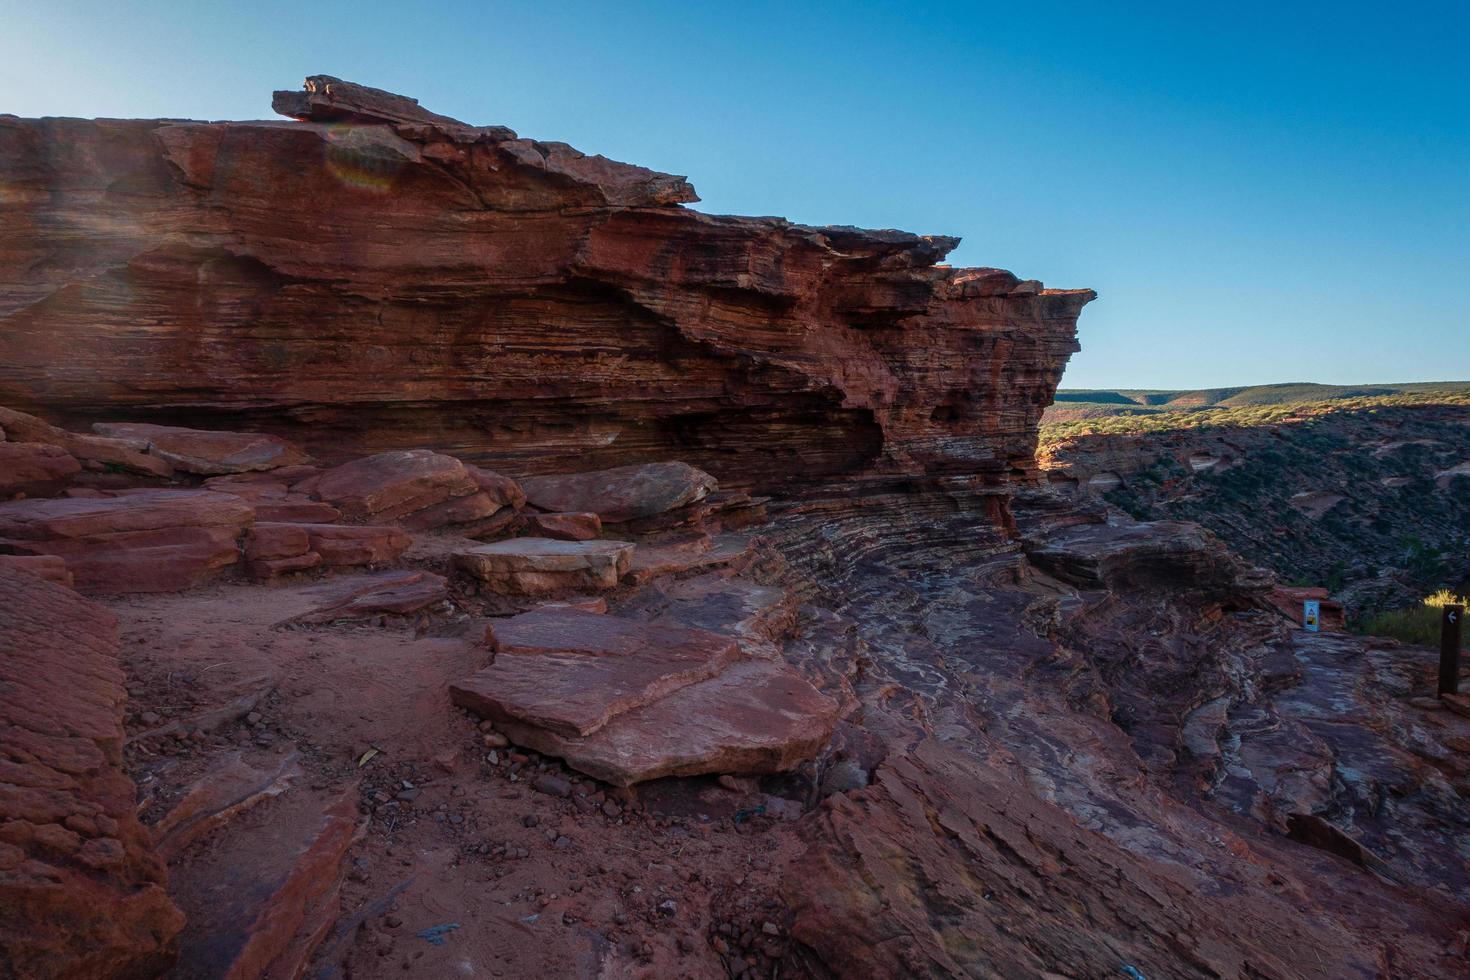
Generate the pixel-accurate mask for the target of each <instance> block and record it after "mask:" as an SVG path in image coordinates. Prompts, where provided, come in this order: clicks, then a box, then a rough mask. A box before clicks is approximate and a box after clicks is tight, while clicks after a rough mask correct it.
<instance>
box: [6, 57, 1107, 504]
mask: <svg viewBox="0 0 1470 980" xmlns="http://www.w3.org/2000/svg"><path fill="white" fill-rule="evenodd" d="M306 89H307V91H306V92H304V93H277V98H276V107H277V109H278V111H281V112H283V113H284V114H286V115H289V116H292V117H294V118H295V119H296V120H298V121H295V122H223V123H201V122H188V121H177V120H91V121H87V120H77V119H19V118H16V117H13V116H0V188H3V189H4V190H3V193H0V403H4V404H9V405H13V406H16V407H19V408H22V409H26V410H31V411H38V412H40V413H42V414H44V415H47V416H50V417H51V418H52V419H53V420H54V421H58V422H63V423H66V424H68V425H70V426H71V427H73V428H79V427H81V425H80V423H89V422H93V421H99V420H103V419H106V420H116V419H119V418H129V419H133V420H136V421H140V422H150V423H163V424H171V423H172V424H184V425H196V426H201V427H205V428H234V429H241V428H243V429H250V430H259V431H272V432H276V433H278V434H280V435H284V436H287V437H289V438H290V439H292V440H293V441H295V442H298V443H300V444H302V445H303V446H305V447H307V448H308V449H309V450H310V451H312V452H313V453H315V454H318V455H320V456H323V457H327V458H332V457H334V456H335V457H339V458H340V457H342V456H344V455H348V454H351V455H359V454H360V453H361V451H363V450H367V449H375V450H382V449H400V448H420V447H426V446H427V447H433V448H437V449H441V450H444V451H447V452H451V453H453V454H454V455H456V456H459V457H462V458H464V459H466V460H470V461H474V462H487V463H494V464H495V465H497V466H502V467H504V468H506V469H509V470H510V471H512V472H513V473H524V472H554V471H565V470H568V469H586V468H588V467H591V466H610V465H616V464H621V463H630V462H645V461H647V460H649V459H655V458H675V457H677V458H679V459H685V460H689V461H691V462H694V463H696V464H698V465H700V466H702V467H703V468H705V469H707V470H709V471H710V472H712V473H713V474H714V475H715V476H716V477H718V478H719V479H720V480H721V481H722V482H724V483H725V484H726V485H727V486H728V485H732V484H744V485H775V484H779V483H782V482H785V481H788V480H790V479H792V478H793V477H797V476H799V477H800V478H808V479H809V478H813V477H821V476H824V475H831V474H836V473H857V472H877V473H896V474H906V475H913V474H924V473H941V472H955V471H962V472H966V473H982V474H986V475H987V476H989V477H991V478H995V479H1001V478H1004V477H1005V476H1007V475H1008V474H1011V473H1013V472H1015V471H1029V470H1030V469H1031V468H1032V466H1033V462H1032V455H1033V448H1034V442H1035V428H1036V424H1037V421H1038V418H1039V416H1040V413H1041V411H1042V409H1043V408H1044V407H1045V406H1046V404H1047V403H1048V402H1049V401H1050V398H1051V392H1052V390H1053V389H1054V387H1055V385H1056V382H1057V380H1058V378H1059V377H1060V375H1061V371H1062V368H1063V366H1064V364H1065V361H1066V358H1067V356H1068V355H1069V354H1070V353H1071V352H1072V351H1073V350H1075V349H1076V343H1075V339H1074V334H1075V321H1076V318H1077V314H1078V312H1079V311H1080V309H1081V308H1082V306H1083V305H1084V304H1085V303H1086V302H1087V301H1088V300H1090V299H1091V298H1092V296H1093V294H1092V293H1091V291H1088V290H1072V291H1059V290H1048V289H1043V288H1041V285H1040V284H1039V283H1037V282H1034V281H1024V282H1023V281H1021V280H1019V279H1017V278H1016V277H1015V276H1012V275H1011V274H1010V273H1008V272H1003V271H1000V270H997V269H953V268H949V267H946V266H943V265H939V264H938V263H939V260H940V259H942V258H943V257H944V255H945V253H946V252H948V251H949V250H950V249H952V248H953V247H954V246H955V245H956V244H957V239H953V238H935V237H923V236H917V235H911V234H907V233H903V232H893V231H880V232H870V231H861V230H858V229H854V228H846V227H841V228H838V227H829V228H811V227H803V226H799V225H793V224H791V223H789V222H787V221H784V220H782V219H778V218H741V217H717V216H711V215H706V214H701V213H699V212H696V211H691V210H688V209H686V208H684V207H682V206H681V204H682V203H683V202H687V201H693V200H696V198H695V195H694V192H693V188H692V187H690V185H689V184H688V182H687V181H685V180H684V179H683V178H681V177H674V176H670V175H667V174H660V173H655V172H653V171H650V170H646V169H644V168H641V167H636V166H631V165H627V164H621V163H616V162H614V161H611V160H607V159H604V158H602V157H597V156H585V155H583V154H581V153H579V152H577V151H576V150H573V149H572V148H571V147H568V146H566V145H565V144H561V143H543V142H537V141H534V140H529V139H518V138H516V136H515V134H514V133H512V132H511V131H509V130H507V129H504V128H502V127H474V126H468V125H465V124H463V123H459V122H457V121H455V120H451V119H448V118H446V117H443V116H438V115H435V114H433V113H430V112H427V111H425V110H423V109H421V108H419V107H418V105H417V103H415V102H414V101H413V100H411V99H405V98H402V97H399V96H392V95H389V94H388V93H384V92H379V91H377V90H374V89H367V88H364V87H361V86H357V85H352V84H350V83H345V82H341V81H338V80H335V79H331V78H326V77H323V76H316V77H313V78H311V79H308V80H307V85H306ZM573 457H575V463H574V464H573V463H572V458H573Z"/></svg>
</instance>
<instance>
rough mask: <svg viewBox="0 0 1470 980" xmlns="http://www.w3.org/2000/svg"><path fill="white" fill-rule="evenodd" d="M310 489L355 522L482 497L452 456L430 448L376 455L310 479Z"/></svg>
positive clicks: (394, 517) (301, 486)
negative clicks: (445, 502) (456, 500)
mask: <svg viewBox="0 0 1470 980" xmlns="http://www.w3.org/2000/svg"><path fill="white" fill-rule="evenodd" d="M296 488H297V489H307V490H308V492H310V493H311V495H312V496H313V497H315V498H317V499H318V500H325V501H326V502H328V503H330V504H332V505H333V506H334V507H337V508H338V509H339V510H341V511H342V515H343V516H344V517H347V518H349V519H352V520H366V519H378V520H389V521H391V520H397V519H398V518H401V517H406V516H408V515H409V514H412V513H414V512H415V511H419V510H423V509H424V508H426V507H431V506H433V505H435V504H439V503H443V502H444V501H446V500H449V499H450V498H453V497H467V496H469V495H471V494H473V493H477V492H479V485H478V484H477V483H476V482H475V480H474V479H473V478H472V477H471V476H470V474H469V473H468V472H467V471H466V470H465V468H464V464H463V463H461V462H460V461H459V460H457V459H455V458H454V457H453V456H444V455H441V454H439V453H436V452H431V451H429V450H427V449H411V450H404V451H401V452H388V453H377V454H376V455H373V456H364V457H363V458H362V459H354V460H352V461H351V462H349V463H343V464H342V465H341V466H335V467H333V468H332V469H329V470H326V471H325V472H323V473H321V474H319V475H318V476H315V477H312V478H309V479H308V480H307V481H306V482H305V483H304V484H297V487H296Z"/></svg>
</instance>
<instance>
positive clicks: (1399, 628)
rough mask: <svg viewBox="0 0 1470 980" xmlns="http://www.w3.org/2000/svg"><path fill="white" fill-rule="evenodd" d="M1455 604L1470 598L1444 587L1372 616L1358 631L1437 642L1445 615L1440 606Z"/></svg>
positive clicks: (1463, 603) (1426, 643)
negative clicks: (1412, 602) (1405, 605)
mask: <svg viewBox="0 0 1470 980" xmlns="http://www.w3.org/2000/svg"><path fill="white" fill-rule="evenodd" d="M1454 605H1459V606H1470V599H1466V598H1465V597H1464V596H1457V595H1455V593H1453V592H1451V591H1450V590H1449V589H1440V590H1439V591H1438V592H1436V593H1434V595H1431V596H1427V597H1425V599H1424V600H1423V601H1422V602H1420V603H1419V604H1418V605H1417V606H1410V607H1409V608H1407V609H1395V610H1393V611H1391V612H1385V613H1379V614H1378V615H1377V616H1370V617H1369V618H1368V619H1366V620H1364V621H1363V623H1361V624H1360V625H1359V626H1358V631H1359V632H1361V633H1367V634H1368V635H1369V636H1386V637H1389V638H1391V639H1395V640H1399V641H1400V642H1403V643H1413V644H1417V645H1419V646H1437V645H1438V644H1439V630H1440V618H1441V616H1442V613H1441V612H1440V610H1441V609H1443V608H1444V607H1445V606H1454Z"/></svg>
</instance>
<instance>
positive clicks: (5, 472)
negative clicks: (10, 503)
mask: <svg viewBox="0 0 1470 980" xmlns="http://www.w3.org/2000/svg"><path fill="white" fill-rule="evenodd" d="M81 471H82V467H81V465H80V464H78V463H77V461H76V460H75V459H74V458H72V455H71V453H69V452H67V451H66V450H65V449H62V448H61V447H60V446H52V445H48V444H46V443H44V442H0V500H5V499H8V498H10V497H14V496H15V495H16V494H23V495H25V496H27V497H46V496H50V495H51V494H53V493H56V492H57V491H59V490H60V489H62V488H63V487H65V486H66V485H67V484H68V483H70V482H71V478H72V477H74V476H76V475H77V474H78V473H80V472H81Z"/></svg>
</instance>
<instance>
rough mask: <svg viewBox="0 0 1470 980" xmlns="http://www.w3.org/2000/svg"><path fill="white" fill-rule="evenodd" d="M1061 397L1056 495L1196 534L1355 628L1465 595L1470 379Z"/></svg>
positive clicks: (1052, 453)
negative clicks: (1330, 607) (1065, 493)
mask: <svg viewBox="0 0 1470 980" xmlns="http://www.w3.org/2000/svg"><path fill="white" fill-rule="evenodd" d="M1062 394H1063V398H1064V400H1062V401H1059V402H1058V403H1057V405H1055V406H1053V407H1052V409H1048V414H1047V417H1046V418H1045V420H1044V421H1043V424H1042V427H1041V440H1040V452H1039V454H1038V461H1039V462H1040V464H1041V466H1042V468H1043V469H1045V470H1046V471H1047V472H1048V474H1049V478H1050V479H1051V481H1052V482H1053V484H1055V485H1057V486H1059V487H1071V488H1073V490H1074V491H1075V492H1076V493H1078V494H1081V495H1084V496H1088V497H1094V498H1099V499H1101V500H1103V501H1105V502H1107V503H1108V504H1110V505H1112V506H1113V507H1117V508H1119V509H1120V510H1123V511H1125V512H1127V513H1128V514H1130V515H1132V516H1133V517H1135V518H1137V519H1139V520H1148V521H1152V520H1165V519H1168V520H1185V521H1193V522H1195V523H1198V524H1202V525H1204V526H1205V527H1207V528H1209V529H1210V530H1211V531H1213V532H1215V533H1216V534H1218V535H1219V536H1220V537H1221V538H1223V539H1224V540H1225V541H1226V542H1227V543H1229V545H1230V546H1231V547H1232V548H1233V549H1235V550H1236V551H1237V552H1239V553H1240V554H1242V555H1244V556H1245V557H1247V558H1249V559H1251V560H1252V561H1253V562H1256V563H1257V564H1261V565H1265V566H1267V567H1269V568H1272V569H1274V570H1275V571H1276V572H1277V573H1278V575H1280V576H1281V578H1282V579H1283V580H1285V581H1288V582H1296V583H1297V584H1303V585H1321V586H1326V587H1327V588H1329V589H1330V590H1332V592H1333V594H1334V597H1336V598H1338V599H1341V600H1342V601H1344V602H1345V603H1347V606H1348V611H1349V614H1350V616H1351V617H1352V618H1353V619H1354V620H1355V621H1357V620H1360V619H1362V618H1363V617H1366V616H1371V615H1372V614H1374V613H1376V612H1378V611H1381V610H1385V609H1392V608H1396V607H1400V606H1407V605H1415V604H1417V603H1418V600H1419V599H1420V598H1421V597H1422V596H1424V595H1427V594H1429V593H1431V592H1433V591H1435V590H1436V589H1440V588H1446V587H1447V588H1451V589H1454V590H1456V591H1457V592H1460V593H1463V591H1464V590H1465V589H1466V588H1467V587H1470V382H1442V383H1438V384H1406V385H1360V386H1353V387H1347V386H1337V385H1310V384H1291V385H1264V386H1260V387H1254V388H1225V389H1213V390H1209V391H1189V392H1182V391H1181V392H1163V391H1157V392H1140V391H1089V392H1063V393H1062ZM1079 397H1084V398H1087V399H1089V400H1087V401H1081V400H1076V399H1078V398H1079ZM1145 402H1147V403H1145ZM1053 411H1060V412H1062V413H1081V412H1087V413H1090V414H1086V415H1083V414H1072V415H1071V417H1065V415H1064V417H1063V418H1061V419H1056V418H1054V417H1053V415H1052V413H1053Z"/></svg>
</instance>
